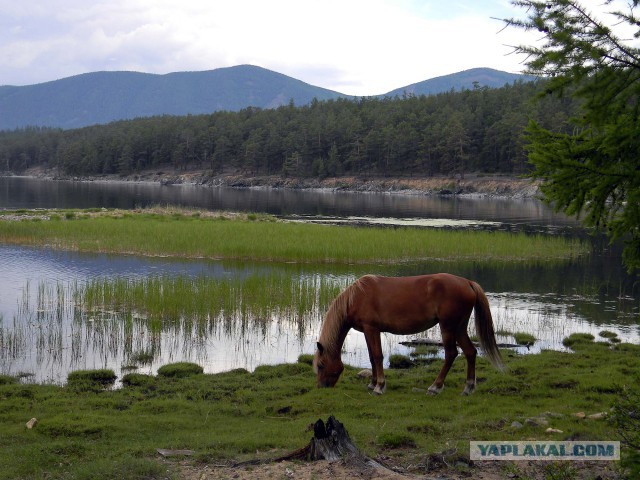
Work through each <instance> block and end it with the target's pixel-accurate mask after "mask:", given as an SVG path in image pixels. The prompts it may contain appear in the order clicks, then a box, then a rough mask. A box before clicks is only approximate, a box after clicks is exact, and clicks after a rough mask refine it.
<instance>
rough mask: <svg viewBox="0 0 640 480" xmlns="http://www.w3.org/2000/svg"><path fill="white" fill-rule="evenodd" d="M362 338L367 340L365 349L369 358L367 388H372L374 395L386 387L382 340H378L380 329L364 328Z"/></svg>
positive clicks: (380, 392) (381, 392) (380, 393)
mask: <svg viewBox="0 0 640 480" xmlns="http://www.w3.org/2000/svg"><path fill="white" fill-rule="evenodd" d="M364 338H365V340H366V341H367V349H368V350H369V360H370V361H371V372H372V376H371V382H370V383H369V390H373V393H375V394H376V395H382V394H383V393H384V391H385V389H386V388H387V385H386V382H385V379H384V370H383V368H382V360H383V355H382V342H381V340H380V331H379V330H377V329H373V328H369V329H365V330H364Z"/></svg>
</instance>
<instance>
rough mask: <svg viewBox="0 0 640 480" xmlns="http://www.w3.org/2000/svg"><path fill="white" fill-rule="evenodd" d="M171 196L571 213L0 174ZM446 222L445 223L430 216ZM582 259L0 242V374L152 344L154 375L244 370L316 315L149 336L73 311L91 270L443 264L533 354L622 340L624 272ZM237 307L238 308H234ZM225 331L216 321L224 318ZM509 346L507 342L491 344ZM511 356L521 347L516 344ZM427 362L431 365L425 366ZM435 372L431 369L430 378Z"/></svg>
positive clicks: (501, 219) (56, 202)
mask: <svg viewBox="0 0 640 480" xmlns="http://www.w3.org/2000/svg"><path fill="white" fill-rule="evenodd" d="M152 204H177V205H183V206H196V207H199V208H206V209H211V210H236V211H255V212H268V213H272V214H277V215H283V216H295V217H304V218H309V217H315V218H317V217H321V218H323V219H324V220H326V219H327V218H330V219H333V220H336V219H338V220H339V219H345V218H347V217H365V218H369V219H380V218H387V219H388V218H392V219H405V220H406V219H422V220H424V219H445V220H446V219H449V220H453V221H460V220H474V221H480V222H481V223H482V222H492V224H493V223H496V224H498V225H501V226H504V227H505V228H511V227H514V226H516V227H518V226H519V227H522V226H525V227H527V228H531V227H532V226H533V227H534V228H535V229H541V230H549V229H551V230H553V229H562V230H563V231H567V230H571V229H574V228H575V227H576V224H575V222H574V221H573V220H571V219H567V218H565V217H563V216H562V215H556V214H553V213H552V212H551V211H550V210H549V209H548V208H547V207H545V206H544V205H542V204H540V203H539V202H537V201H534V200H502V199H501V200H496V199H460V198H438V197H424V196H402V195H386V194H349V193H337V194H336V193H327V192H304V191H279V190H275V191H274V190H240V189H232V188H206V187H187V186H171V187H160V186H159V185H148V184H118V185H113V184H107V183H95V182H94V183H77V182H75V183H74V182H51V181H41V180H33V179H25V178H9V179H7V178H0V208H50V207H58V208H67V207H69V208H70V207H81V208H88V207H118V208H133V207H137V206H144V205H152ZM444 223H446V222H444ZM605 253H606V254H608V255H611V256H610V257H609V256H607V255H605V254H602V255H596V256H594V257H593V258H590V259H589V260H586V261H579V262H572V263H563V264H555V265H546V266H531V265H529V266H525V265H514V264H501V265H496V266H487V265H482V266H480V265H475V264H473V263H461V264H458V263H455V262H447V263H442V262H423V263H419V264H407V265H395V266H393V265H392V266H377V267H366V268H364V267H362V268H361V267H341V266H340V267H338V266H310V265H304V266H300V265H272V264H269V265H265V264H256V263H238V262H214V261H173V260H167V259H146V258H138V257H128V256H111V255H87V254H76V253H67V252H55V251H51V250H47V249H38V248H22V247H13V246H6V245H0V266H1V268H2V274H1V275H0V347H1V349H0V372H2V373H11V374H16V373H19V372H29V373H33V374H34V375H35V376H34V377H33V378H34V380H35V381H53V382H63V381H64V380H65V379H66V374H67V373H68V372H69V371H70V370H75V369H81V368H82V369H84V368H103V367H108V368H113V369H114V370H115V371H116V373H118V374H120V373H121V367H122V366H123V365H125V364H126V363H127V361H128V359H129V358H130V356H131V355H132V354H133V353H136V352H143V351H149V350H153V351H154V354H155V356H154V361H153V363H152V364H151V365H146V366H144V367H142V369H141V370H140V371H143V372H149V373H152V372H155V370H156V369H157V367H158V366H160V365H162V364H165V363H168V362H173V361H194V362H197V363H199V364H201V365H203V366H204V367H205V370H206V371H207V372H217V371H224V370H228V369H231V368H239V367H242V368H247V369H252V368H255V366H257V365H260V364H265V363H281V362H291V361H294V360H295V359H296V358H297V357H298V355H299V354H301V353H312V352H313V348H314V345H315V340H316V338H317V334H318V330H319V327H320V322H321V320H322V315H323V313H324V312H323V311H322V310H321V309H318V308H315V309H310V310H308V311H305V312H304V314H303V318H293V316H291V315H288V314H278V315H276V314H274V315H273V316H272V318H268V319H265V318H254V317H253V316H252V314H251V311H250V309H249V312H248V313H246V312H244V313H242V314H241V313H240V312H239V311H238V312H228V314H227V315H228V317H229V319H231V320H234V321H235V320H236V319H239V318H240V316H241V315H244V316H243V321H238V322H236V323H234V322H227V323H226V327H225V328H218V327H216V326H213V327H211V328H210V329H209V330H208V331H207V332H206V334H204V335H203V332H201V331H198V332H195V331H192V330H190V329H189V328H187V327H186V326H184V328H178V329H176V328H172V329H166V330H163V331H161V332H158V331H157V330H152V329H151V328H150V327H149V325H147V323H146V322H145V321H144V319H131V318H129V319H123V318H122V317H121V315H120V314H119V313H118V312H108V314H106V316H104V315H103V316H102V317H100V318H97V317H92V316H88V315H87V314H86V312H79V311H78V309H77V308H76V307H77V306H76V303H75V300H74V298H73V291H74V290H75V289H77V286H78V285H82V284H83V283H84V282H87V281H88V280H91V279H95V278H122V277H124V278H131V279H136V278H146V277H149V276H157V275H163V276H165V275H166V276H181V277H191V278H195V277H199V276H207V277H211V278H243V277H245V276H249V275H254V274H256V273H260V274H265V275H266V274H278V275H287V276H291V277H292V278H293V279H305V278H309V277H314V276H316V277H322V278H325V279H326V278H328V279H330V280H331V281H334V282H336V285H340V286H343V285H346V284H348V283H349V282H351V281H353V280H354V279H355V278H357V277H358V276H360V275H362V274H364V273H379V274H385V275H411V274H418V273H428V272H435V271H449V272H451V273H455V274H459V275H462V276H466V277H469V278H474V279H476V280H478V282H479V283H481V284H482V285H483V287H484V288H485V290H486V291H487V294H488V297H489V300H490V302H491V306H492V310H493V314H494V320H495V322H496V326H497V328H498V329H504V330H508V331H510V332H529V333H532V334H534V335H535V336H536V337H537V338H538V339H539V341H538V342H537V343H536V345H535V346H534V347H533V349H532V350H531V351H539V349H540V348H556V349H562V348H563V347H562V343H561V342H562V339H563V338H564V337H566V336H567V335H569V334H570V333H573V332H584V331H587V332H591V333H593V334H594V335H596V336H597V335H598V332H600V331H602V330H605V329H606V330H611V331H614V332H616V333H617V334H618V335H619V336H620V337H621V338H622V339H624V340H629V341H634V342H638V341H640V329H639V326H638V305H639V303H640V302H639V301H638V299H639V298H640V295H638V291H637V287H635V286H634V285H635V283H634V282H635V279H634V278H631V277H628V276H627V275H626V274H625V272H624V271H623V269H622V268H621V266H620V260H619V258H618V257H617V256H616V254H614V253H611V252H607V251H605ZM247 303H248V302H247ZM230 324H231V325H232V327H229V325H230ZM428 336H429V337H430V338H438V332H437V329H436V330H432V331H430V332H429V334H428ZM403 339H404V338H401V337H395V336H387V337H386V338H385V339H384V343H385V351H386V356H387V357H388V355H389V354H391V353H407V350H406V349H405V348H404V347H402V346H400V345H399V344H398V342H399V341H400V340H403ZM499 340H500V341H503V342H512V341H513V339H512V338H511V337H510V336H504V337H501V338H500V339H499ZM521 351H522V349H521ZM367 358H368V357H367V354H366V347H365V345H364V339H363V337H362V335H361V334H359V333H357V332H352V334H350V335H349V337H348V339H347V343H346V350H345V354H344V359H345V361H346V362H348V363H351V364H355V365H362V366H366V365H367V363H368V360H367ZM433 368H434V369H435V368H437V367H433ZM434 374H435V372H434Z"/></svg>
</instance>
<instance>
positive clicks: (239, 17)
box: [0, 0, 521, 95]
mask: <svg viewBox="0 0 640 480" xmlns="http://www.w3.org/2000/svg"><path fill="white" fill-rule="evenodd" d="M442 5H443V3H442V2H440V1H411V0H395V1H392V0H323V1H321V0H305V1H301V0H271V1H269V2H265V1H262V0H228V1H221V0H215V1H214V0H181V1H177V0H110V1H97V2H86V1H80V0H54V1H50V2H46V6H45V2H44V1H42V2H7V1H5V0H0V85H2V84H30V83H38V82H42V81H47V80H53V79H56V78H61V77H65V76H70V75H74V74H78V73H84V72H89V71H96V70H136V71H144V72H150V73H168V72H173V71H185V70H209V69H214V68H220V67H228V66H232V65H238V64H245V63H248V64H254V65H259V66H261V67H264V68H269V69H271V70H274V71H277V72H280V73H284V74H286V75H290V76H293V77H295V78H299V79H301V80H303V81H305V82H308V83H311V84H313V85H318V86H322V87H325V88H329V89H332V90H337V91H340V92H343V93H347V94H355V95H373V94H378V93H385V92H387V91H389V90H392V89H395V88H398V87H402V86H405V85H408V84H410V83H415V82H418V81H422V80H425V79H427V78H432V77H434V76H438V75H445V74H449V73H453V72H456V71H460V70H464V69H467V68H472V67H480V66H487V67H493V68H498V69H502V70H508V71H518V70H520V69H521V65H519V64H518V61H517V60H515V59H513V58H509V57H508V55H507V54H508V53H509V51H510V49H509V47H506V46H505V45H504V44H509V43H511V44H514V43H518V42H510V41H509V40H510V38H511V37H513V36H514V32H509V33H507V34H505V33H504V32H503V33H501V34H498V31H499V30H500V29H501V28H502V24H501V23H500V22H499V21H496V20H493V19H491V16H498V17H500V16H505V15H504V12H508V8H509V7H508V2H506V1H498V0H493V1H471V0H469V1H458V2H456V1H453V2H447V4H446V6H447V8H442ZM506 16H508V15H506Z"/></svg>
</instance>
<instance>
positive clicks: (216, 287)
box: [72, 274, 349, 336]
mask: <svg viewBox="0 0 640 480" xmlns="http://www.w3.org/2000/svg"><path fill="white" fill-rule="evenodd" d="M348 280H349V279H347V280H344V279H343V280H337V279H333V278H331V277H321V276H308V277H296V276H287V275H273V274H271V275H250V276H248V277H244V278H240V277H235V278H226V279H225V278H223V279H220V278H211V277H205V276H201V277H195V278H192V277H185V276H179V277H164V276H156V277H147V278H141V279H126V278H115V279H105V278H100V279H94V280H91V281H89V282H87V283H86V284H84V285H82V286H79V285H75V286H74V289H73V293H72V296H73V297H74V299H75V300H74V301H75V304H76V305H78V306H79V307H80V308H81V310H82V311H84V312H87V313H88V314H89V315H104V314H105V312H107V313H110V312H117V313H118V314H120V315H121V316H123V317H125V318H130V319H131V320H132V321H137V322H144V323H146V324H147V325H148V326H149V327H150V328H151V329H154V328H155V329H157V330H158V331H162V330H163V329H165V328H168V327H171V326H173V327H174V328H175V327H177V326H180V328H182V329H184V330H192V331H193V330H194V329H195V331H196V333H197V332H198V331H200V332H201V333H202V335H201V336H206V334H207V332H208V330H209V329H210V328H211V327H212V326H213V325H215V324H217V323H224V322H225V321H226V319H229V318H231V319H234V320H238V321H241V322H243V321H244V322H246V321H248V320H251V321H254V322H263V323H264V322H267V321H270V319H271V318H274V317H279V318H286V319H289V320H290V321H293V322H296V324H298V325H300V327H301V328H303V326H304V324H307V323H308V321H305V317H309V316H312V317H314V318H313V319H312V320H313V321H314V322H317V321H318V319H317V318H315V316H317V315H318V314H319V312H323V311H324V310H325V309H326V307H327V306H328V305H329V303H330V302H331V300H332V299H333V298H334V297H335V296H336V295H337V294H338V293H339V292H340V291H341V290H342V289H343V288H344V287H345V286H346V282H347V281H348ZM309 321H311V319H309Z"/></svg>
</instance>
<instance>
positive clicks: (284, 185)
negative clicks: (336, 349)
mask: <svg viewBox="0 0 640 480" xmlns="http://www.w3.org/2000/svg"><path fill="white" fill-rule="evenodd" d="M0 176H20V177H28V178H40V179H46V180H52V181H75V182H139V183H158V184H160V185H163V186H171V185H193V186H203V187H232V188H265V189H269V188H271V189H292V190H325V191H333V192H356V193H389V194H400V195H452V196H479V197H483V196H489V197H505V198H514V199H515V198H536V197H539V196H540V190H539V183H537V182H535V181H532V180H530V179H527V178H518V177H510V176H501V175H489V174H486V175H485V174H478V173H475V174H468V175H465V176H464V177H462V178H461V177H445V176H434V177H360V176H344V177H330V178H324V179H320V178H298V177H285V176H282V175H250V174H242V173H223V174H216V175H214V174H212V173H211V172H210V171H207V170H189V171H175V170H167V169H163V170H151V171H144V172H140V173H135V174H131V175H127V176H122V175H95V176H72V175H63V174H59V173H58V172H57V171H56V170H51V169H49V170H47V169H43V168H42V167H36V168H32V169H29V170H26V171H25V172H23V173H21V174H19V175H17V174H12V173H10V172H4V173H0Z"/></svg>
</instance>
